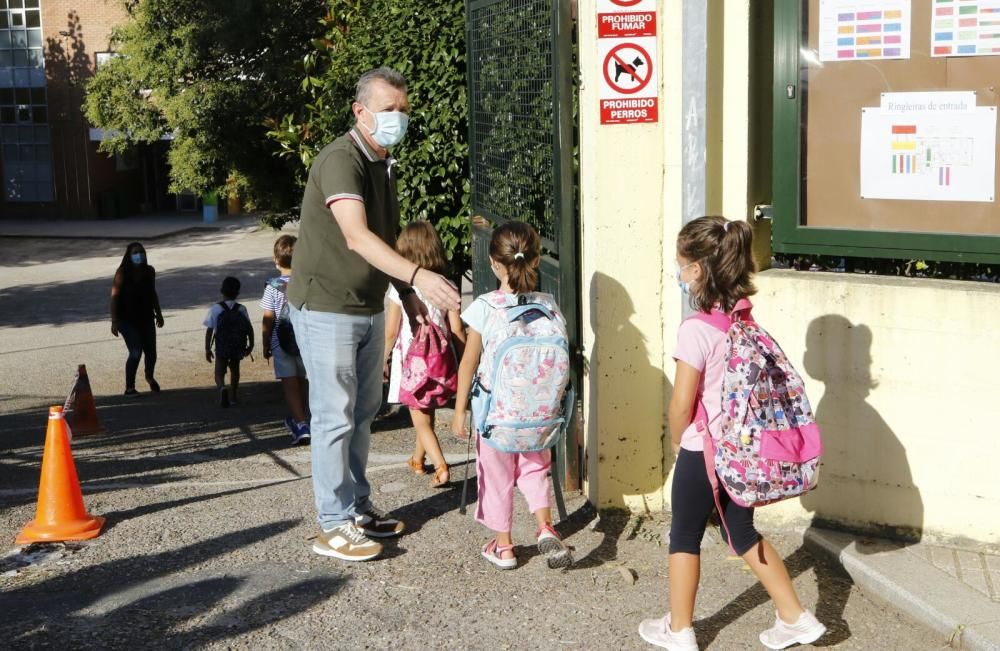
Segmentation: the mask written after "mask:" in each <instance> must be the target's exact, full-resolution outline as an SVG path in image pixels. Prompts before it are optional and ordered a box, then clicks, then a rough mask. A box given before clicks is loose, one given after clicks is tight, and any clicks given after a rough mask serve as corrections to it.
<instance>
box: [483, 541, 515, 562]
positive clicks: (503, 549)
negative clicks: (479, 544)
mask: <svg viewBox="0 0 1000 651" xmlns="http://www.w3.org/2000/svg"><path fill="white" fill-rule="evenodd" d="M507 552H510V554H511V557H512V558H504V557H503V555H504V554H505V553H507ZM483 558H485V559H486V560H488V561H489V562H491V563H493V565H495V566H496V567H498V568H500V569H501V570H512V569H514V568H515V567H517V557H516V556H514V545H501V544H499V543H498V542H497V539H496V538H494V539H493V540H491V541H489V542H488V543H486V544H485V545H484V546H483Z"/></svg>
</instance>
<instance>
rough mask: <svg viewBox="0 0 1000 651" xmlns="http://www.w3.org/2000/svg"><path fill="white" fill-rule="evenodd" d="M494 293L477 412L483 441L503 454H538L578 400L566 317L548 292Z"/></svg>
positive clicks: (476, 388) (475, 394)
mask: <svg viewBox="0 0 1000 651" xmlns="http://www.w3.org/2000/svg"><path fill="white" fill-rule="evenodd" d="M511 299H512V296H511V295H510V294H502V293H499V292H493V293H491V294H486V295H483V296H480V297H479V298H477V299H476V300H477V301H484V302H486V303H487V304H488V305H489V306H490V307H491V308H492V312H491V313H490V317H489V320H488V321H487V323H486V326H485V327H484V331H485V332H487V333H489V335H488V337H487V339H486V340H485V341H484V342H483V353H482V356H481V358H480V362H479V370H478V371H477V373H476V379H475V381H474V383H473V387H472V415H473V419H474V422H475V428H476V431H477V432H478V433H479V435H480V436H481V437H482V439H483V440H484V441H485V442H486V443H488V444H489V445H490V446H492V447H493V448H495V449H497V450H500V451H501V452H537V451H539V450H544V449H546V448H549V447H552V446H553V445H555V444H556V443H557V442H558V440H559V436H560V434H562V432H563V429H564V428H565V423H566V420H567V414H569V413H571V406H572V404H573V395H572V391H571V390H569V388H568V387H569V339H568V337H567V334H566V321H565V320H564V319H563V317H562V315H561V314H560V313H559V308H558V306H556V303H555V300H554V299H553V298H552V296H550V295H549V294H543V293H541V292H535V293H530V294H521V295H519V296H517V304H516V305H511V304H510V302H511Z"/></svg>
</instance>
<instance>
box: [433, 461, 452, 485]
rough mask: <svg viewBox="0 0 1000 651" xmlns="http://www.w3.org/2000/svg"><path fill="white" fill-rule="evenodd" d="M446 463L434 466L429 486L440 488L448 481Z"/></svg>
mask: <svg viewBox="0 0 1000 651" xmlns="http://www.w3.org/2000/svg"><path fill="white" fill-rule="evenodd" d="M448 480H449V475H448V464H447V463H442V464H441V465H440V466H434V477H433V478H432V479H431V488H440V487H442V486H444V485H445V484H447V483H448Z"/></svg>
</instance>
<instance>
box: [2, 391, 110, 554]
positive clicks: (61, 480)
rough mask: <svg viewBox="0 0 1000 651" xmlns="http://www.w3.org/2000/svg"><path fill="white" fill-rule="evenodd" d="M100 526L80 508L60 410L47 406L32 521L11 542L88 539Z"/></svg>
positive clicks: (100, 520) (81, 506)
mask: <svg viewBox="0 0 1000 651" xmlns="http://www.w3.org/2000/svg"><path fill="white" fill-rule="evenodd" d="M103 526H104V518H100V517H95V516H92V515H90V514H89V513H87V510H86V508H84V506H83V495H82V494H81V493H80V480H79V479H77V476H76V466H75V465H74V464H73V453H72V452H71V451H70V446H69V431H68V428H67V427H66V420H65V419H64V418H63V409H62V407H51V408H50V409H49V428H48V431H47V432H46V433H45V454H44V456H43V457H42V479H41V481H40V482H39V486H38V507H37V509H36V511H35V519H34V520H32V521H31V522H29V523H28V524H27V525H25V527H24V529H22V530H21V533H19V534H18V536H17V538H15V539H14V542H15V543H17V544H18V545H24V544H27V543H35V542H59V541H62V540H88V539H90V538H95V537H97V536H98V535H99V534H100V533H101V527H103Z"/></svg>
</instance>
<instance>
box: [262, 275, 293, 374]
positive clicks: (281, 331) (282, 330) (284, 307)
mask: <svg viewBox="0 0 1000 651" xmlns="http://www.w3.org/2000/svg"><path fill="white" fill-rule="evenodd" d="M268 284H270V285H271V287H273V288H274V289H276V290H278V291H279V292H281V294H282V297H283V299H284V301H283V302H282V304H281V311H280V312H278V314H277V315H276V317H275V320H274V329H275V331H276V332H277V333H278V346H280V347H281V350H283V351H285V352H286V353H288V354H289V355H291V356H292V357H298V356H299V355H300V354H301V353H300V352H299V344H298V342H296V341H295V329H294V328H292V319H291V317H290V316H289V313H288V283H287V282H285V281H284V280H282V279H281V278H273V279H271V280H270V281H268Z"/></svg>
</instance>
